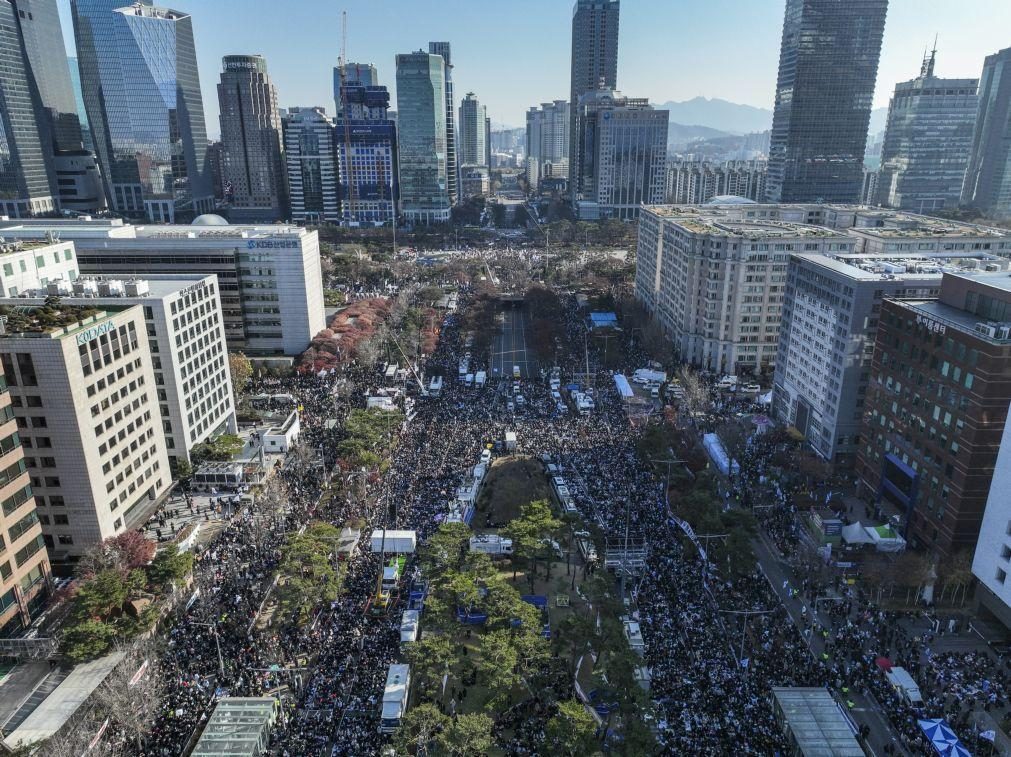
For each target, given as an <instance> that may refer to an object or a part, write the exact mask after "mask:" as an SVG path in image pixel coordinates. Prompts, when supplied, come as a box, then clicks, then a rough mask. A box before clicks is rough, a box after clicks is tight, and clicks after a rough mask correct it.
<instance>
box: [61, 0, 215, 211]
mask: <svg viewBox="0 0 1011 757" xmlns="http://www.w3.org/2000/svg"><path fill="white" fill-rule="evenodd" d="M71 9H72V11H73V15H74V36H75V39H76V42H77V54H78V63H79V65H80V69H81V87H82V90H83V94H84V105H85V108H87V111H88V121H89V123H90V124H91V129H92V134H93V137H94V140H95V146H96V148H97V150H98V160H99V164H100V165H101V168H102V177H103V179H104V180H105V194H106V197H107V199H108V201H109V204H110V206H111V207H112V208H113V209H114V210H115V211H117V212H119V213H122V214H124V215H127V216H131V217H146V218H148V219H149V220H151V221H154V222H160V223H175V222H177V221H186V220H192V219H193V218H194V217H195V216H197V215H199V214H201V213H207V212H209V211H211V210H212V209H213V208H214V197H213V194H212V189H211V182H210V177H209V176H208V175H207V166H206V164H207V128H206V124H205V122H204V106H203V101H202V100H201V97H200V77H199V76H198V73H197V60H196V49H195V47H194V43H193V23H192V19H191V18H190V16H189V15H188V14H186V13H180V12H178V11H174V10H169V9H167V8H156V7H154V6H152V5H151V4H150V2H149V1H148V0H142V2H135V3H133V4H132V5H128V6H126V7H123V6H122V5H121V4H120V2H117V1H116V0H72V2H71Z"/></svg>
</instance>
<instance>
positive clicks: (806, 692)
mask: <svg viewBox="0 0 1011 757" xmlns="http://www.w3.org/2000/svg"><path fill="white" fill-rule="evenodd" d="M772 694H773V696H774V697H775V698H776V703H777V705H778V706H779V709H780V710H781V711H782V712H783V715H784V719H785V721H786V725H787V727H788V728H789V729H790V732H791V733H792V734H793V738H794V740H795V741H796V743H797V749H798V752H799V753H800V754H802V755H804V757H863V754H864V750H863V748H862V747H861V746H860V744H859V743H858V742H857V739H856V735H855V734H854V730H853V725H852V724H851V722H850V719H849V717H848V716H847V715H846V714H845V713H844V712H843V711H842V709H841V708H840V707H839V704H838V702H836V701H835V699H833V698H832V695H831V694H829V693H828V691H827V690H826V689H820V688H785V687H774V688H773V689H772Z"/></svg>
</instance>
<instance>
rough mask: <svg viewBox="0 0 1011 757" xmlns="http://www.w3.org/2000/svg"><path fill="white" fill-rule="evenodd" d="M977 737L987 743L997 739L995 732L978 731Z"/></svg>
mask: <svg viewBox="0 0 1011 757" xmlns="http://www.w3.org/2000/svg"><path fill="white" fill-rule="evenodd" d="M979 737H980V738H981V739H986V740H987V741H991V742H992V741H994V740H995V739H996V738H997V731H993V730H990V731H980V734H979Z"/></svg>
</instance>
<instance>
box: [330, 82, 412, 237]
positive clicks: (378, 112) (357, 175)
mask: <svg viewBox="0 0 1011 757" xmlns="http://www.w3.org/2000/svg"><path fill="white" fill-rule="evenodd" d="M344 100H345V102H344V105H343V106H342V108H341V115H340V116H339V117H338V118H337V121H336V123H335V126H334V139H335V140H336V145H337V168H338V172H339V179H340V185H339V192H340V200H341V223H342V224H343V225H345V226H383V225H385V224H392V223H393V222H394V221H395V219H396V217H397V215H396V214H397V197H398V196H399V192H400V185H399V182H398V180H397V164H398V154H397V125H396V124H395V123H394V122H393V120H392V119H391V118H390V117H389V107H390V93H389V91H388V90H387V89H386V87H380V86H365V85H363V84H357V83H350V84H347V85H345V87H344ZM349 156H350V160H349Z"/></svg>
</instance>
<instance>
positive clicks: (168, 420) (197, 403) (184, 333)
mask: <svg viewBox="0 0 1011 757" xmlns="http://www.w3.org/2000/svg"><path fill="white" fill-rule="evenodd" d="M33 294H34V295H36V297H32V296H31V295H33ZM50 294H53V295H57V296H59V297H60V301H61V303H63V304H65V305H77V306H80V307H101V308H128V307H132V306H134V305H139V306H141V307H142V308H143V313H144V322H145V327H146V329H147V336H148V341H149V344H150V347H151V365H152V368H153V370H154V381H155V387H156V393H157V396H158V406H159V411H160V417H161V425H162V431H163V432H164V434H165V444H166V450H167V453H168V458H169V465H170V467H171V470H172V472H173V474H174V473H175V470H176V466H177V465H178V463H179V461H180V460H186V461H189V459H190V453H191V451H192V449H193V447H194V446H196V445H197V444H201V443H203V442H206V441H209V440H211V439H214V438H215V437H217V436H219V435H220V434H222V433H225V432H229V433H232V432H234V431H235V430H236V428H237V424H236V420H235V405H234V400H233V394H232V380H231V376H230V374H229V370H228V360H227V357H228V355H227V348H226V345H225V329H224V322H223V318H222V315H221V300H220V297H219V294H218V281H217V277H216V276H213V275H211V276H204V275H201V274H192V275H189V276H186V275H176V276H153V277H149V278H146V279H131V280H123V279H117V278H109V279H98V278H89V277H86V278H77V279H76V280H74V281H73V283H70V282H69V281H61V282H54V283H51V284H49V286H48V287H43V288H41V290H40V291H37V292H34V293H26V295H24V296H22V297H19V298H18V299H0V305H8V306H12V307H17V306H27V305H37V306H41V305H43V304H45V298H46V296H47V295H50Z"/></svg>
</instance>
